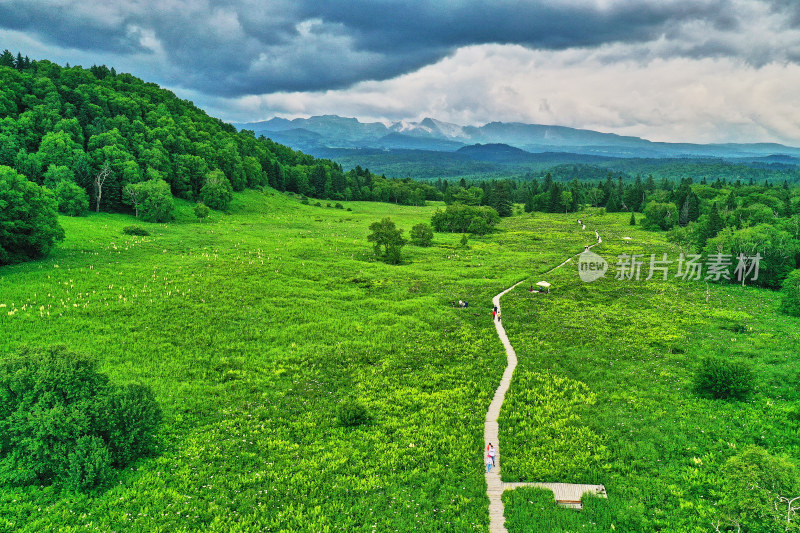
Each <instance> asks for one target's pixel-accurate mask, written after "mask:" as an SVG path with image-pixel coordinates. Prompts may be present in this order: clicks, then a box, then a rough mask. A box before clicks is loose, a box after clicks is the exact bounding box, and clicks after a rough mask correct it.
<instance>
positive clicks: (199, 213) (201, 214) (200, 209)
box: [194, 202, 211, 222]
mask: <svg viewBox="0 0 800 533" xmlns="http://www.w3.org/2000/svg"><path fill="white" fill-rule="evenodd" d="M210 213H211V208H210V207H208V206H207V205H206V204H204V203H203V202H199V203H198V204H197V205H196V206H194V216H196V217H197V218H199V219H200V221H201V222H202V221H203V219H204V218H206V217H207V216H208V215H209V214H210Z"/></svg>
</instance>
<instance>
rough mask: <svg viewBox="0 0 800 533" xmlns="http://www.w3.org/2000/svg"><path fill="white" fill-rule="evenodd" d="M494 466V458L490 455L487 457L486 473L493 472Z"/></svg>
mask: <svg viewBox="0 0 800 533" xmlns="http://www.w3.org/2000/svg"><path fill="white" fill-rule="evenodd" d="M493 466H494V461H492V458H491V457H490V456H489V455H487V456H486V472H487V473H489V472H491V471H492V467H493Z"/></svg>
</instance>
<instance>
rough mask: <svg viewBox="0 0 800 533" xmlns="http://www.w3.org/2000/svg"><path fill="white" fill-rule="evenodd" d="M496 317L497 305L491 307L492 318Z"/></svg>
mask: <svg viewBox="0 0 800 533" xmlns="http://www.w3.org/2000/svg"><path fill="white" fill-rule="evenodd" d="M495 318H497V306H496V305H495V306H494V307H492V320H494V319H495Z"/></svg>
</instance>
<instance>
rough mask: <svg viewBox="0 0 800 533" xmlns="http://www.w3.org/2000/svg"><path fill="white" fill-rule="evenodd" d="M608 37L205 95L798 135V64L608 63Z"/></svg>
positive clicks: (798, 140) (632, 131) (468, 53)
mask: <svg viewBox="0 0 800 533" xmlns="http://www.w3.org/2000/svg"><path fill="white" fill-rule="evenodd" d="M614 46H615V45H610V46H609V47H601V48H600V49H596V50H580V49H570V50H566V51H560V52H553V51H535V50H529V49H526V48H523V47H521V46H513V45H509V46H501V45H482V46H472V47H467V48H462V49H460V50H458V51H457V52H456V53H455V54H454V55H453V56H451V57H448V58H446V59H444V60H442V61H440V62H439V63H436V64H434V65H430V66H427V67H424V68H422V69H420V70H418V71H416V72H413V73H410V74H406V75H404V76H400V77H398V78H395V79H392V80H388V81H385V82H363V83H360V84H358V85H356V86H354V87H353V88H351V89H347V90H339V91H325V92H294V93H275V94H269V95H262V96H250V97H246V98H241V99H236V100H219V101H217V102H216V104H217V106H219V108H220V109H222V108H223V107H224V108H228V109H232V110H234V111H232V112H229V113H228V115H231V116H230V117H229V118H231V119H236V120H248V121H249V120H260V119H264V118H268V117H271V116H273V115H276V114H277V115H281V116H309V115H316V114H326V113H336V114H340V115H348V116H357V117H359V118H361V119H363V120H396V119H401V118H409V119H420V118H423V117H425V116H431V117H434V118H438V119H441V120H445V121H449V122H456V123H461V124H483V123H485V122H488V121H492V120H502V121H507V122H510V121H518V122H532V123H541V124H559V125H565V126H571V127H577V128H587V129H596V130H599V131H606V132H614V133H619V134H623V135H635V136H641V137H645V138H649V139H651V140H659V141H673V142H754V141H765V142H766V141H777V142H784V143H790V144H796V145H797V144H800V94H799V93H797V91H796V90H795V88H796V87H798V85H799V84H800V66H798V65H795V64H790V63H767V64H764V65H763V66H753V65H750V64H748V63H745V62H744V61H742V60H738V59H732V58H727V57H725V58H716V59H715V58H704V59H691V58H686V57H679V58H668V59H658V58H656V59H649V60H647V61H641V60H638V59H620V60H617V61H615V62H608V61H607V56H608V55H609V54H614V53H615V51H614V50H612V49H611V48H612V47H614ZM617 51H618V50H617ZM215 107H216V106H215Z"/></svg>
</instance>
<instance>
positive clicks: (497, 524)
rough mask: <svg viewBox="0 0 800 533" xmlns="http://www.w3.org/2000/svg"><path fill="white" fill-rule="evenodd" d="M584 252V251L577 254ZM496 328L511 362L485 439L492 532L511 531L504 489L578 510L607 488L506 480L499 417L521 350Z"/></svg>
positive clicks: (489, 413) (489, 416) (489, 417)
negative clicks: (528, 491) (532, 491)
mask: <svg viewBox="0 0 800 533" xmlns="http://www.w3.org/2000/svg"><path fill="white" fill-rule="evenodd" d="M595 234H596V236H597V242H596V243H595V244H592V245H591V246H589V248H591V247H593V246H596V245H597V244H600V243H601V242H602V240H601V239H600V234H599V233H597V232H596V231H595ZM576 255H580V254H576ZM573 257H575V256H572V257H569V258H568V259H567V260H566V261H564V262H563V263H561V264H560V265H558V266H557V267H554V268H552V269H550V270H548V271H547V273H550V272H552V271H554V270H556V269H558V268H561V267H562V266H564V265H566V264H567V263H569V262H570V261H572V258H573ZM523 281H525V280H521V281H518V282H517V283H515V284H514V285H512V286H511V287H509V288H507V289H506V290H504V291H503V292H501V293H500V294H498V295H496V296H495V297H494V298H492V303H493V305H494V306H495V307H497V311H498V312H500V298H502V297H503V296H505V294H506V293H508V292H510V291H512V290H514V289H515V288H516V287H517V286H518V285H519V284H520V283H522V282H523ZM494 327H495V328H496V329H497V336H498V337H500V340H501V341H502V343H503V346H505V349H506V359H507V365H506V369H505V371H504V372H503V378H502V379H501V380H500V385H499V386H498V387H497V390H496V391H495V393H494V398H492V403H490V404H489V410H488V411H487V412H486V421H485V423H484V426H483V440H484V451H483V454H484V457H485V454H486V451H485V450H486V446H488V444H489V443H492V444H493V445H494V448H495V452H496V455H495V461H496V465H495V466H494V467H493V468H492V471H491V472H487V473H486V495H487V496H488V497H489V531H490V532H491V533H508V530H506V526H505V515H504V508H503V492H504V491H506V490H513V489H515V488H517V487H540V488H543V489H549V490H552V491H553V495H554V497H555V499H556V501H557V502H558V503H559V504H561V505H563V506H566V507H572V508H576V509H580V508H581V497H582V496H583V495H584V494H585V493H587V492H593V493H595V494H598V495H601V496H605V494H606V489H605V487H604V486H603V485H583V484H577V483H504V482H503V480H502V478H501V476H500V467H501V462H500V461H501V457H502V453H501V449H500V437H499V434H500V431H499V430H500V427H499V425H498V424H497V417H498V416H499V415H500V408H501V407H502V406H503V400H504V399H505V397H506V392H507V391H508V388H509V387H510V386H511V378H512V376H513V375H514V369H516V368H517V353H516V352H515V351H514V347H513V346H511V342H509V340H508V335H506V330H505V328H504V327H503V324H502V323H501V322H500V321H499V320H495V321H494Z"/></svg>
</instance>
